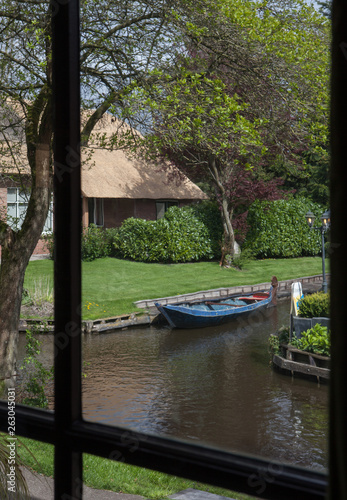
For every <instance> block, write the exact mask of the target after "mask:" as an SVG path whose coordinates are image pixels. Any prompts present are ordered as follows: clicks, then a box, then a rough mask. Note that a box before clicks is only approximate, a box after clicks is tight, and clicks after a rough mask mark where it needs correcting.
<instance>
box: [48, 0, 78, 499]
mask: <svg viewBox="0 0 347 500" xmlns="http://www.w3.org/2000/svg"><path fill="white" fill-rule="evenodd" d="M52 9H53V13H52V43H53V96H54V97H53V100H54V101H53V116H54V196H55V198H54V203H55V219H54V232H55V252H54V254H55V264H54V281H55V429H56V435H57V441H56V443H55V498H56V499H61V498H64V497H66V498H68V497H72V498H81V496H80V492H81V485H82V454H81V451H78V452H75V451H74V450H73V449H72V445H71V442H70V439H69V438H68V435H67V431H68V430H69V428H70V427H71V425H72V423H73V422H75V421H78V420H81V418H82V404H81V313H80V309H81V263H80V245H81V218H82V214H81V188H80V186H81V180H80V177H81V173H80V151H79V147H80V75H79V2H78V0H70V1H69V2H59V3H58V4H57V3H56V2H55V3H54V5H53V4H52Z"/></svg>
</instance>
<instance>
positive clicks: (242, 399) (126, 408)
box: [20, 301, 328, 470]
mask: <svg viewBox="0 0 347 500" xmlns="http://www.w3.org/2000/svg"><path fill="white" fill-rule="evenodd" d="M289 307H290V306H289V303H288V301H286V302H280V303H279V305H278V307H277V308H271V309H269V310H266V311H264V312H263V313H261V314H259V313H256V314H255V315H254V316H253V317H249V318H247V319H246V320H245V319H242V320H238V321H237V320H235V321H234V322H231V323H228V324H227V325H224V326H219V327H214V328H204V329H201V330H170V329H168V328H153V327H152V328H144V329H133V330H132V329H129V330H124V331H118V332H116V333H111V334H103V335H93V336H86V337H84V339H83V357H84V368H83V371H84V372H85V374H86V378H83V411H84V418H86V419H87V420H92V421H98V422H103V423H107V424H111V425H120V426H126V427H130V428H132V429H134V430H137V431H144V432H148V433H151V434H161V435H166V436H173V437H177V438H180V439H185V440H193V441H195V442H197V441H200V442H204V443H208V444H211V445H213V446H217V447H219V448H226V449H229V450H236V451H238V452H244V453H248V454H254V455H259V456H263V457H268V458H271V459H276V460H278V461H283V462H290V463H293V464H296V465H300V466H305V467H310V468H315V469H318V470H322V469H324V468H325V467H326V465H327V444H326V436H327V428H328V411H327V396H328V389H327V387H326V386H321V387H319V386H318V385H316V384H315V383H312V382H309V381H305V380H298V379H295V380H292V379H291V378H290V377H286V376H284V375H280V374H278V373H276V372H273V371H272V369H271V368H270V365H269V355H268V352H267V341H268V337H269V334H270V333H272V332H274V331H275V330H276V329H277V328H278V326H281V325H282V324H288V321H289V319H288V316H289ZM23 345H24V338H23V336H22V337H21V347H20V350H21V352H22V349H23V347H22V346H23ZM43 359H44V362H45V364H46V363H48V364H49V362H50V361H49V360H51V359H52V337H51V336H49V337H48V338H45V339H44V354H43Z"/></svg>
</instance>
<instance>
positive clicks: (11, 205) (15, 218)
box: [7, 188, 53, 233]
mask: <svg viewBox="0 0 347 500" xmlns="http://www.w3.org/2000/svg"><path fill="white" fill-rule="evenodd" d="M29 198H30V192H29V191H27V190H23V189H20V188H7V222H8V224H9V225H10V227H11V228H12V229H16V230H18V229H20V228H21V227H22V224H23V222H24V218H25V214H26V211H27V208H28V203H29ZM52 231H53V201H51V205H50V207H49V211H48V215H47V219H46V222H45V225H44V228H43V233H50V232H52Z"/></svg>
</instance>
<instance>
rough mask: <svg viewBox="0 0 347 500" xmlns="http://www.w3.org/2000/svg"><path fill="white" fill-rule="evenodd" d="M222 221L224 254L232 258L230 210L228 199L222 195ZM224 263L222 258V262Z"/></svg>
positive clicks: (233, 239) (232, 231)
mask: <svg viewBox="0 0 347 500" xmlns="http://www.w3.org/2000/svg"><path fill="white" fill-rule="evenodd" d="M221 205H222V223H223V250H224V251H225V255H230V257H231V259H233V258H234V246H235V234H234V229H233V226H232V223H231V217H232V211H231V210H230V209H229V203H228V200H227V199H226V198H225V197H224V196H222V202H221ZM222 265H224V259H223V262H222Z"/></svg>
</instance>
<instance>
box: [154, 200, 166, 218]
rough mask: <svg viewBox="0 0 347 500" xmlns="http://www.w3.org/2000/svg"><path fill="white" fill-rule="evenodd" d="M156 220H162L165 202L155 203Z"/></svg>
mask: <svg viewBox="0 0 347 500" xmlns="http://www.w3.org/2000/svg"><path fill="white" fill-rule="evenodd" d="M156 207H157V219H162V218H163V217H164V215H165V202H161V201H157V203H156Z"/></svg>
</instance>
